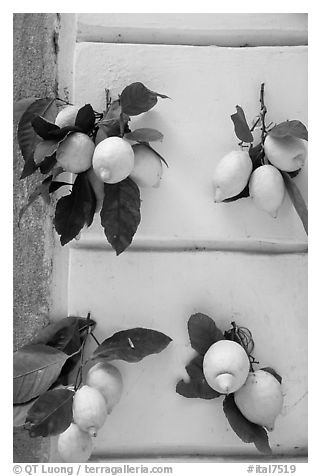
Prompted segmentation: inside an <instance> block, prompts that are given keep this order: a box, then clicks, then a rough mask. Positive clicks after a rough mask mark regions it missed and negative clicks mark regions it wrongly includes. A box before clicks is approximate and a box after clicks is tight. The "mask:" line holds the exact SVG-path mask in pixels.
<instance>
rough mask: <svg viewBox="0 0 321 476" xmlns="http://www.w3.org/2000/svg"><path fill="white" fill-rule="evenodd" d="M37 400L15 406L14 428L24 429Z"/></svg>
mask: <svg viewBox="0 0 321 476" xmlns="http://www.w3.org/2000/svg"><path fill="white" fill-rule="evenodd" d="M36 400H37V398H34V399H33V400H31V401H30V402H28V403H22V404H20V405H13V427H14V428H22V427H23V426H24V424H25V423H26V418H27V414H28V411H29V409H30V408H31V407H32V405H33V404H34V403H35V401H36Z"/></svg>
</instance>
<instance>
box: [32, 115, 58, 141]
mask: <svg viewBox="0 0 321 476" xmlns="http://www.w3.org/2000/svg"><path fill="white" fill-rule="evenodd" d="M31 125H32V127H33V128H34V130H35V131H36V133H37V134H38V136H40V137H41V138H42V139H44V140H50V139H52V133H54V131H57V132H58V131H60V127H59V126H57V125H56V124H54V123H53V122H50V121H47V119H45V118H44V117H42V116H35V117H34V119H33V120H32V121H31Z"/></svg>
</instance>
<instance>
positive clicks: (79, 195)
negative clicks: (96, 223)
mask: <svg viewBox="0 0 321 476" xmlns="http://www.w3.org/2000/svg"><path fill="white" fill-rule="evenodd" d="M95 209H96V196H95V194H94V191H93V189H92V186H91V185H90V182H89V180H88V176H87V174H86V173H85V172H82V173H80V174H78V175H77V177H76V180H75V183H74V185H73V187H72V192H71V193H70V194H69V195H67V196H65V197H62V198H60V200H59V201H58V203H57V206H56V212H55V217H54V221H53V223H54V226H55V228H56V231H57V233H58V235H60V242H61V244H62V246H64V245H65V244H67V243H69V241H71V240H73V239H74V238H75V237H76V236H77V235H78V234H79V233H80V231H81V229H82V228H83V227H84V226H85V225H87V226H88V227H89V226H90V225H91V224H92V222H93V219H94V214H95Z"/></svg>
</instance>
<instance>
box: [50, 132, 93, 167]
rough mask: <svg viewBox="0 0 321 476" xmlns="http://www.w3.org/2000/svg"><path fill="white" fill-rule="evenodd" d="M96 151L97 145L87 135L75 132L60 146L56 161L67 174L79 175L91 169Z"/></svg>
mask: <svg viewBox="0 0 321 476" xmlns="http://www.w3.org/2000/svg"><path fill="white" fill-rule="evenodd" d="M94 150H95V144H94V143H93V141H92V140H91V139H90V138H89V137H88V136H87V135H86V134H84V133H83V132H73V133H71V134H69V135H68V136H67V137H66V138H65V139H64V140H63V141H62V142H61V143H60V144H59V146H58V149H57V152H56V159H57V162H58V164H59V165H61V167H62V168H63V169H64V170H65V171H66V172H72V173H74V174H78V173H80V172H85V171H86V170H88V169H89V168H90V167H91V164H92V157H93V153H94Z"/></svg>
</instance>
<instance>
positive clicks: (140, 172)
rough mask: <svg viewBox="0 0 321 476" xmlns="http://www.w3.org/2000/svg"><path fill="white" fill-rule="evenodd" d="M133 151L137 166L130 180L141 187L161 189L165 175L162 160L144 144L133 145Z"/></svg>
mask: <svg viewBox="0 0 321 476" xmlns="http://www.w3.org/2000/svg"><path fill="white" fill-rule="evenodd" d="M133 150H134V154H135V159H134V161H135V165H134V169H133V170H132V172H131V173H130V175H129V176H130V178H131V179H133V180H134V182H136V184H137V185H138V186H140V187H155V188H157V187H159V185H160V181H161V178H162V175H163V166H162V161H161V160H160V158H159V157H157V155H156V154H155V152H153V151H152V150H150V149H149V148H148V147H146V146H145V145H143V144H135V145H133Z"/></svg>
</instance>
